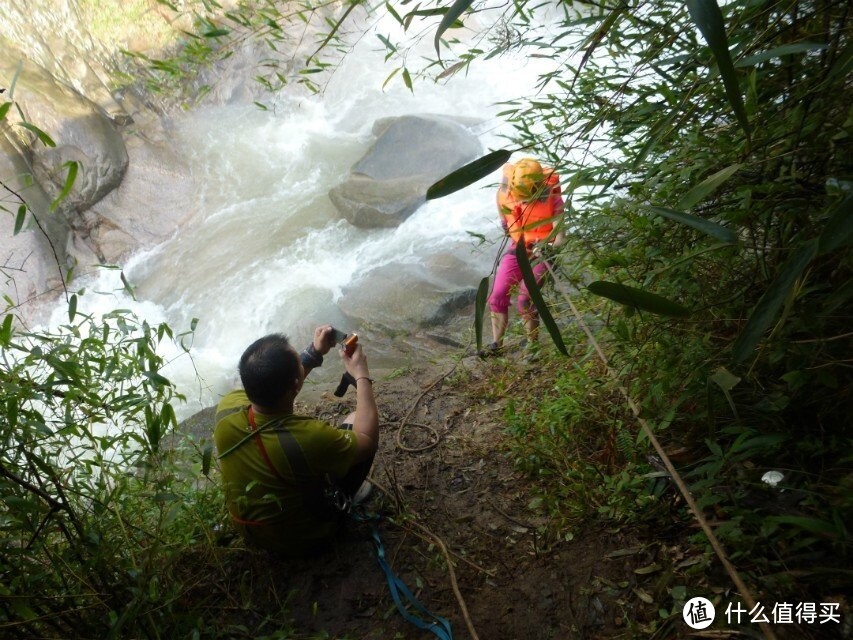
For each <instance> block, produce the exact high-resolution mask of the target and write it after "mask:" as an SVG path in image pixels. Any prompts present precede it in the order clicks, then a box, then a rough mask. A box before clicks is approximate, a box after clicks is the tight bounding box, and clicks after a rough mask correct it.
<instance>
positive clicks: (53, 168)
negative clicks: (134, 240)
mask: <svg viewBox="0 0 853 640" xmlns="http://www.w3.org/2000/svg"><path fill="white" fill-rule="evenodd" d="M0 48H2V49H3V50H4V53H6V54H8V55H3V56H0V86H4V87H9V86H11V82H12V78H14V77H15V75H16V73H17V74H18V75H17V81H16V83H15V93H14V99H15V102H16V103H17V104H18V106H19V107H20V108H21V110H22V111H23V113H24V116H25V118H26V121H27V122H29V123H32V124H33V125H35V126H36V127H38V128H39V129H41V130H42V131H44V132H45V133H47V135H48V136H50V137H51V139H52V140H53V141H54V142H55V143H56V146H55V147H49V146H46V145H44V144H43V143H42V142H41V141H38V140H37V139H36V137H35V136H34V135H32V133H31V132H29V131H28V130H27V129H25V128H23V127H21V126H20V125H18V124H17V123H18V122H19V121H20V117H19V114H18V112H17V109H12V110H10V111H9V113H8V115H7V117H6V127H5V134H6V136H7V137H8V138H9V139H10V140H11V141H13V142H14V143H15V145H16V146H17V147H18V148H20V149H22V150H24V151H25V153H26V155H27V156H28V159H29V162H30V167H31V173H32V175H33V177H34V178H35V179H36V181H37V182H38V183H39V184H41V186H42V188H43V189H44V190H45V191H46V192H47V193H48V194H49V195H50V196H51V197H55V196H56V195H58V194H59V192H60V190H61V189H62V186H63V184H64V182H65V176H66V173H67V169H65V168H64V167H63V165H64V164H65V163H66V162H68V161H70V160H75V161H77V162H78V163H79V173H78V174H77V180H76V182H75V185H74V189H73V190H72V192H71V194H70V195H69V197H68V198H67V200H66V201H65V202H64V203H63V205H62V210H63V211H81V210H84V209H88V208H89V207H91V206H92V205H93V204H94V203H96V202H98V200H100V199H101V198H103V197H104V196H105V195H106V194H107V193H109V192H110V191H112V190H113V189H114V188H115V187H116V186H118V184H119V183H120V182H121V180H122V177H123V176H124V172H125V171H126V170H127V163H128V157H127V151H126V149H125V146H124V142H123V140H122V136H121V134H120V133H119V132H118V131H117V130H116V128H115V127H114V126H113V123H112V121H111V120H110V118H109V117H107V115H106V114H105V113H104V111H103V110H102V109H101V108H100V107H99V106H98V105H96V104H95V103H94V102H92V101H91V100H89V99H87V98H85V97H84V96H83V95H81V94H80V93H78V92H77V91H76V90H74V89H72V88H71V87H69V86H68V85H65V84H63V83H62V82H59V81H57V80H56V79H55V78H54V77H53V76H51V75H50V73H48V72H47V71H45V70H44V69H43V68H41V67H40V66H38V65H36V64H35V63H33V62H30V61H28V60H27V59H26V57H25V56H23V55H20V54H19V53H16V52H15V50H14V47H13V46H12V45H11V44H10V43H9V42H8V41H6V40H4V39H2V38H0ZM19 64H20V67H19ZM19 69H20V72H19Z"/></svg>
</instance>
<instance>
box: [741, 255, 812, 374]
mask: <svg viewBox="0 0 853 640" xmlns="http://www.w3.org/2000/svg"><path fill="white" fill-rule="evenodd" d="M817 249H818V241H817V240H812V241H811V242H808V243H806V244H804V245H802V246H800V247H799V248H798V249H797V250H796V251H795V252H794V254H793V255H792V256H791V257H790V258H788V261H787V262H786V263H785V264H784V265H783V266H782V268H781V269H780V270H779V275H777V276H776V279H775V280H774V281H773V282H772V283H771V284H770V286H769V287H767V290H766V291H765V292H764V295H762V296H761V299H760V300H759V301H758V303H757V304H756V305H755V308H754V309H753V310H752V313H751V314H750V316H749V320H747V322H746V326H745V327H744V328H743V331H741V334H740V335H739V336H738V339H737V340H736V341H735V345H734V347H733V348H732V356H733V359H734V362H736V363H737V362H742V361H743V360H745V359H746V358H747V356H749V355H750V354H751V353H752V350H753V349H754V348H755V345H756V344H758V341H759V340H761V336H763V335H764V332H765V331H766V330H767V328H768V327H769V326H770V325H771V324H772V323H773V320H774V319H775V318H776V315H777V314H778V313H779V309H781V308H782V305H783V304H784V302H785V300H786V298H787V297H788V294H789V293H790V292H791V289H792V288H793V287H794V283H795V282H796V281H797V279H798V278H799V277H800V275H802V273H803V271H805V269H806V267H807V266H808V264H809V262H811V260H812V258H814V257H815V255H816V254H817Z"/></svg>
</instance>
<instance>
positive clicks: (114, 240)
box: [69, 117, 198, 264]
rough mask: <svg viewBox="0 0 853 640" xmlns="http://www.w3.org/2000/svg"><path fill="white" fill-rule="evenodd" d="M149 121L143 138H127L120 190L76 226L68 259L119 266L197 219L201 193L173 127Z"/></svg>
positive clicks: (81, 217) (74, 222)
mask: <svg viewBox="0 0 853 640" xmlns="http://www.w3.org/2000/svg"><path fill="white" fill-rule="evenodd" d="M149 119H150V120H151V121H150V122H148V123H146V125H145V135H144V136H142V135H135V136H131V137H128V138H127V151H128V154H129V156H130V165H129V167H128V170H127V173H126V175H125V177H124V180H122V182H121V184H120V185H118V187H117V188H116V189H114V190H113V191H111V192H110V193H109V194H107V195H106V196H105V197H104V198H102V199H101V200H100V201H99V202H97V203H96V204H95V205H93V206H92V207H91V208H90V209H88V210H86V211H84V212H82V213H81V214H80V215H78V216H76V217H75V218H74V219H73V220H72V223H71V226H72V229H73V235H72V244H71V245H70V246H69V253H70V254H71V255H72V256H73V257H74V258H75V259H76V260H77V262H78V263H79V264H91V263H100V264H114V263H118V262H120V261H122V260H123V259H125V258H127V257H128V256H129V255H130V254H131V253H133V252H135V251H139V250H141V249H149V248H151V247H154V246H156V245H157V244H159V243H161V242H163V241H165V240H167V239H168V238H170V237H172V236H173V235H174V234H175V233H177V231H178V230H179V229H180V228H181V227H182V226H183V225H184V224H185V223H186V222H187V221H188V220H189V219H190V218H191V217H192V216H193V215H195V214H196V213H197V209H198V206H197V198H196V193H197V189H198V187H197V185H196V183H195V180H194V179H193V176H192V172H191V171H190V169H189V167H188V164H187V162H186V160H185V159H184V158H182V157H181V154H180V151H179V150H177V149H176V148H175V146H174V145H173V144H172V143H171V142H170V138H172V137H173V135H172V134H171V133H170V131H169V123H168V121H164V120H161V119H159V118H154V117H151V118H149Z"/></svg>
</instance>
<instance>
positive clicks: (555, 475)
mask: <svg viewBox="0 0 853 640" xmlns="http://www.w3.org/2000/svg"><path fill="white" fill-rule="evenodd" d="M551 373H552V375H553V376H554V377H553V379H548V380H545V379H541V380H538V381H537V384H538V385H539V386H540V387H541V388H543V389H546V388H547V389H549V391H548V392H547V393H545V394H544V395H543V396H541V397H538V396H537V397H536V398H530V399H526V400H521V401H518V402H516V401H511V402H510V403H509V405H508V408H507V411H506V419H507V425H508V433H509V435H510V442H509V448H510V453H511V455H512V456H513V457H514V459H515V462H516V464H517V465H518V466H519V467H520V468H521V469H523V470H524V471H526V472H527V473H528V474H530V475H531V477H533V478H535V479H537V480H538V482H539V483H540V486H541V494H540V495H539V496H538V497H537V499H536V504H537V505H542V507H543V508H544V509H545V510H546V511H547V512H548V513H549V514H550V515H551V516H552V518H553V519H554V521H555V522H556V525H555V528H556V530H557V531H564V530H567V529H568V530H571V529H573V528H575V527H577V526H579V525H581V524H583V523H584V522H587V521H588V520H589V519H590V518H592V517H595V516H598V517H601V518H604V519H606V520H609V521H611V522H619V523H637V522H643V521H645V520H647V519H649V518H651V517H653V516H654V514H655V513H656V512H657V509H658V508H659V507H660V505H661V503H660V500H659V499H660V496H661V490H662V489H663V485H661V484H659V483H658V482H657V480H658V479H657V478H655V477H653V475H652V476H650V475H649V473H650V472H651V469H650V468H649V466H648V465H647V464H646V463H645V462H642V460H643V456H642V455H641V454H642V453H643V451H644V450H645V447H644V446H643V445H639V444H638V443H637V441H636V433H635V432H634V431H632V428H631V427H629V426H628V425H630V424H631V423H630V421H629V420H628V419H627V416H626V409H625V407H623V406H622V404H621V403H620V402H618V400H617V397H618V394H616V393H615V390H614V389H613V385H612V381H610V380H609V378H608V377H607V374H606V373H605V372H604V370H603V369H601V368H600V367H596V366H594V365H593V364H591V363H587V364H584V365H578V364H572V363H569V362H568V361H561V362H559V363H557V364H555V365H554V366H553V367H552V369H551Z"/></svg>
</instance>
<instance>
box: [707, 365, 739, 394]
mask: <svg viewBox="0 0 853 640" xmlns="http://www.w3.org/2000/svg"><path fill="white" fill-rule="evenodd" d="M740 380H741V379H740V378H739V377H738V376H736V375H735V374H733V373H732V372H731V371H729V370H728V369H726V368H725V367H718V368H717V370H716V371H715V372H714V375H712V376H711V382H713V383H714V384H716V385H717V386H718V387H720V389H722V390H723V391H726V392H728V391H731V390H732V389H734V388H735V387H736V386H737V384H738V383H739V382H740Z"/></svg>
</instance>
